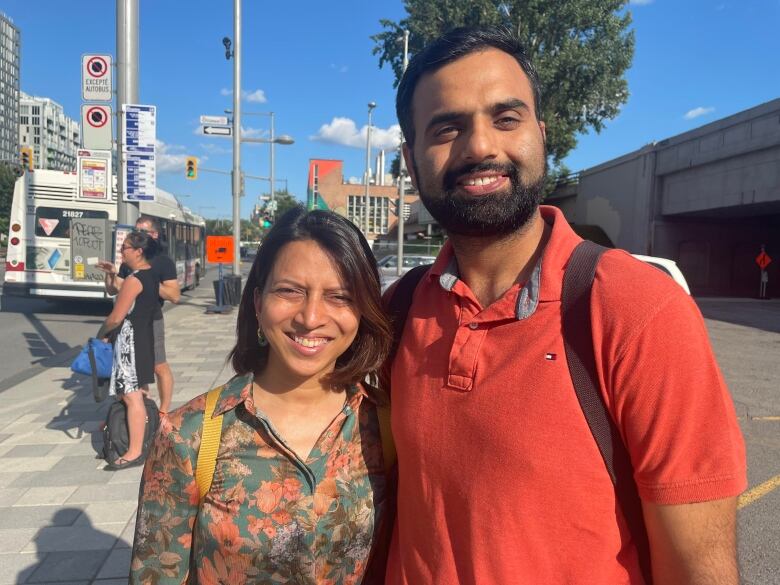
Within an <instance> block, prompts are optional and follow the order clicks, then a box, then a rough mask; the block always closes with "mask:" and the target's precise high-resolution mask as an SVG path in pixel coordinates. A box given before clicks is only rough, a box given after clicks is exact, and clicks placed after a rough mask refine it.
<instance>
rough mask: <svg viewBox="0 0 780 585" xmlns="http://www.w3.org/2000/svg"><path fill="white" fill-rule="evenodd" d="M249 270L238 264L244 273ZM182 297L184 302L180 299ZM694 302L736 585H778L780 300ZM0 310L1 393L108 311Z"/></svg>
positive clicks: (66, 307)
mask: <svg viewBox="0 0 780 585" xmlns="http://www.w3.org/2000/svg"><path fill="white" fill-rule="evenodd" d="M249 266H250V265H249V263H246V262H245V263H243V265H242V272H243V273H244V274H246V271H247V270H248V268H249ZM216 273H217V271H216V269H211V270H210V271H209V274H208V275H207V278H206V279H204V281H203V282H202V284H201V286H207V287H211V286H212V284H211V282H212V280H213V279H214V278H215V276H216ZM1 277H2V268H0V278H1ZM0 282H1V280H0ZM183 296H184V299H185V302H186V298H187V293H184V295H183ZM697 302H698V304H699V307H700V308H701V310H702V313H703V314H704V316H705V320H706V323H707V328H708V331H709V333H710V337H711V339H712V344H713V347H714V349H715V353H716V355H717V357H718V362H719V363H720V365H721V369H722V370H723V374H724V376H725V378H726V381H727V382H728V384H729V388H730V389H731V392H732V395H733V397H734V403H735V406H736V409H737V414H738V416H739V421H740V426H741V428H742V432H743V434H744V437H745V442H746V445H747V452H748V480H749V487H750V489H749V491H748V492H747V493H746V494H745V495H744V496H743V498H742V500H741V507H740V511H739V516H738V530H739V550H740V561H741V564H742V579H743V583H744V584H745V585H771V584H777V585H780V556H778V554H777V551H778V550H780V522H778V518H779V517H780V366H779V365H778V356H780V301H776V300H774V301H755V300H745V301H739V300H728V299H698V300H697ZM1 308H2V310H1V311H0V331H2V332H3V337H2V342H0V356H1V357H0V392H2V390H3V389H4V388H8V387H10V386H12V385H14V384H15V383H18V381H21V380H22V379H25V378H26V377H29V376H30V375H31V374H32V373H34V372H35V371H36V368H37V369H40V368H44V367H46V366H47V364H52V363H53V362H56V361H59V362H61V363H62V362H63V360H64V359H66V358H68V359H70V358H69V356H70V355H75V353H76V352H78V349H79V348H80V347H81V345H82V344H83V343H84V341H85V340H86V338H87V337H89V336H91V335H94V333H95V332H96V330H97V328H98V327H99V325H100V323H101V322H102V319H103V317H104V316H105V314H106V313H107V310H108V307H106V306H102V307H101V306H99V305H94V304H90V303H67V302H57V303H49V302H46V301H40V300H35V299H11V300H3V301H2V307H1ZM168 310H173V311H175V310H176V307H169V309H168Z"/></svg>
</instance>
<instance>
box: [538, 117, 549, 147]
mask: <svg viewBox="0 0 780 585" xmlns="http://www.w3.org/2000/svg"><path fill="white" fill-rule="evenodd" d="M539 130H541V131H542V140H544V143H545V144H547V127H546V126H545V125H544V122H543V121H542V120H539Z"/></svg>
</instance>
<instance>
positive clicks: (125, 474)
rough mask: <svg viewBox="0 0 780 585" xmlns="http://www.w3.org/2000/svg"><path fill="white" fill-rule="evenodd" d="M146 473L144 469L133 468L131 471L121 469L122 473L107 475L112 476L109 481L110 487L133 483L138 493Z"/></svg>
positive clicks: (114, 472)
mask: <svg viewBox="0 0 780 585" xmlns="http://www.w3.org/2000/svg"><path fill="white" fill-rule="evenodd" d="M143 472H144V468H143V467H131V468H130V469H121V470H120V471H113V472H112V471H109V472H106V474H107V475H110V476H112V477H111V479H109V480H108V485H116V484H118V483H132V484H133V485H135V486H136V493H138V491H137V490H138V486H139V485H140V484H141V475H142V474H143Z"/></svg>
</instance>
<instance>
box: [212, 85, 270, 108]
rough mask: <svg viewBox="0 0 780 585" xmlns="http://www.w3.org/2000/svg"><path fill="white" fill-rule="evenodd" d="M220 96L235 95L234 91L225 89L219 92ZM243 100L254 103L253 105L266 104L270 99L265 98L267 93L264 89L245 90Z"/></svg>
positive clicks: (242, 93)
mask: <svg viewBox="0 0 780 585" xmlns="http://www.w3.org/2000/svg"><path fill="white" fill-rule="evenodd" d="M219 94H220V95H224V96H228V95H233V90H232V89H228V88H227V87H223V88H222V89H220V90H219ZM241 99H243V100H245V101H247V102H252V103H253V104H264V103H265V102H267V101H268V98H266V97H265V91H263V90H262V89H256V90H254V91H249V90H246V89H244V90H242V91H241Z"/></svg>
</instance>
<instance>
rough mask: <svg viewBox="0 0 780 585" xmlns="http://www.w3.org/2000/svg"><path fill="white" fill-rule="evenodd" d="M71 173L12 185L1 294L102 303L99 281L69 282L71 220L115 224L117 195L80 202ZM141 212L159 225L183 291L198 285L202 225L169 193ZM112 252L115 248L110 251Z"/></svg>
mask: <svg viewBox="0 0 780 585" xmlns="http://www.w3.org/2000/svg"><path fill="white" fill-rule="evenodd" d="M78 187H79V186H78V177H77V175H76V173H73V172H63V171H48V170H35V171H31V172H26V173H24V175H23V176H22V177H20V178H19V179H18V180H17V181H16V185H15V187H14V196H13V201H12V203H11V214H10V217H9V228H8V249H7V252H6V261H5V285H4V287H3V292H4V294H8V295H14V296H16V295H20V296H31V297H47V298H63V297H65V298H72V299H74V300H76V299H80V300H89V299H92V300H104V299H109V298H110V297H109V296H108V295H106V293H105V291H104V287H103V281H102V279H100V280H95V281H82V280H79V281H76V280H73V279H72V278H71V257H70V220H71V219H73V218H103V219H108V220H109V222H110V224H111V225H112V226H113V225H114V224H116V213H117V210H116V207H117V205H116V191H114V192H113V193H112V196H111V199H110V200H91V199H84V198H81V197H79V188H78ZM139 208H140V212H141V214H143V215H151V216H154V217H156V218H157V219H158V221H159V222H160V242H161V244H162V245H163V251H165V252H166V253H167V254H168V255H169V256H170V257H171V258H172V259H173V260H174V261H175V263H176V272H177V274H178V279H179V285H180V286H181V288H182V289H186V288H194V287H196V286H198V284H199V282H200V278H201V277H202V276H203V274H204V270H205V267H206V263H205V259H204V253H205V251H204V248H205V246H204V238H205V229H206V228H205V226H206V224H205V221H204V220H203V218H201V217H200V216H198V215H195V214H193V213H191V212H190V211H189V209H187V208H186V207H183V206H182V205H181V204H180V203H179V202H178V201H177V200H176V198H175V197H174V196H173V195H171V194H170V193H168V192H166V191H163V190H162V189H157V200H156V201H155V202H141V203H140V204H139ZM112 248H113V247H112Z"/></svg>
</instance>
